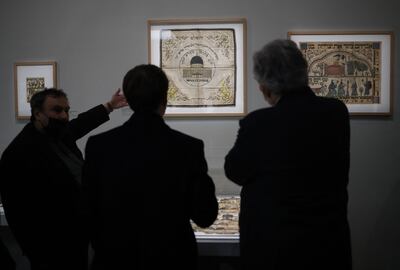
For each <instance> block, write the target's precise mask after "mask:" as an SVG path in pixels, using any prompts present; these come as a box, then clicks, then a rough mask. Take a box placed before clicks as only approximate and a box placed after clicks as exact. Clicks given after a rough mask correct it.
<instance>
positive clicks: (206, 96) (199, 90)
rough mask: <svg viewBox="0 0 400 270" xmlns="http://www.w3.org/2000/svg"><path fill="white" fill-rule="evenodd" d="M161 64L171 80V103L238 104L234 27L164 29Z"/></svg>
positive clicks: (189, 104) (190, 105)
mask: <svg viewBox="0 0 400 270" xmlns="http://www.w3.org/2000/svg"><path fill="white" fill-rule="evenodd" d="M160 36H161V40H160V50H161V52H160V64H161V68H162V69H163V70H164V71H165V73H166V74H167V76H168V78H169V80H170V83H169V91H168V106H171V107H205V106H234V105H235V94H236V46H235V32H234V30H233V29H175V30H168V29H163V30H162V31H161V35H160Z"/></svg>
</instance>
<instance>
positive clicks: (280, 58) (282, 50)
mask: <svg viewBox="0 0 400 270" xmlns="http://www.w3.org/2000/svg"><path fill="white" fill-rule="evenodd" d="M253 60H254V70H253V71H254V77H255V79H256V80H257V82H258V83H259V84H260V85H264V86H265V87H267V88H268V89H269V90H270V91H271V92H272V93H274V94H277V95H283V94H285V93H288V92H294V91H297V90H298V89H301V88H303V87H305V86H307V85H308V75H307V61H306V60H305V59H304V57H303V54H302V53H301V51H300V50H299V48H298V47H297V45H296V43H294V42H293V41H291V40H286V39H277V40H274V41H271V42H270V43H268V44H266V45H265V46H264V47H263V48H262V49H261V50H260V51H258V52H256V53H255V54H254V56H253Z"/></svg>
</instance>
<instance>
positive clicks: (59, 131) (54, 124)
mask: <svg viewBox="0 0 400 270" xmlns="http://www.w3.org/2000/svg"><path fill="white" fill-rule="evenodd" d="M67 124H68V121H65V120H59V119H55V118H51V117H49V123H48V124H47V126H46V127H44V131H45V132H46V134H47V135H49V136H50V137H52V138H61V137H62V136H63V135H64V134H65V132H66V130H67Z"/></svg>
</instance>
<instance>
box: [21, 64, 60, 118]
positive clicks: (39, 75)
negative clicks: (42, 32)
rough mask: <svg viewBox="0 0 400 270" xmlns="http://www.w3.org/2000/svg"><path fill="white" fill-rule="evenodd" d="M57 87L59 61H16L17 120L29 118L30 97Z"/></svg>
mask: <svg viewBox="0 0 400 270" xmlns="http://www.w3.org/2000/svg"><path fill="white" fill-rule="evenodd" d="M52 87H57V63H56V62H53V61H47V62H17V63H14V94H15V116H16V118H17V120H28V119H30V116H31V108H30V103H29V101H30V98H31V96H32V95H33V94H34V93H36V92H37V91H41V90H43V89H45V88H52Z"/></svg>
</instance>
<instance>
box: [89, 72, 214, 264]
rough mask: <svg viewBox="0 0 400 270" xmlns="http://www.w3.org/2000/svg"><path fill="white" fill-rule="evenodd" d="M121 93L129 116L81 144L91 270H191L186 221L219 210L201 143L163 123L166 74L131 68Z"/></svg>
mask: <svg viewBox="0 0 400 270" xmlns="http://www.w3.org/2000/svg"><path fill="white" fill-rule="evenodd" d="M123 91H124V95H125V97H126V99H127V101H128V103H129V106H130V107H131V108H132V110H133V111H134V114H133V115H132V116H131V118H130V119H129V120H128V121H127V122H126V123H124V124H123V125H122V126H120V127H117V128H115V129H112V130H110V131H108V132H105V133H103V134H99V135H96V136H93V137H90V138H89V140H88V143H87V145H86V161H85V165H84V170H83V181H84V188H85V189H87V192H88V198H89V208H90V231H91V232H92V235H91V241H92V244H93V247H94V251H95V255H94V262H93V269H110V270H113V269H136V270H143V269H185V270H190V269H196V261H197V244H196V239H195V235H194V233H193V229H192V227H191V223H190V220H192V221H193V222H195V223H196V224H197V225H199V226H201V227H207V226H210V225H211V224H212V223H213V222H214V220H215V219H216V217H217V213H218V202H217V199H216V196H215V186H214V183H213V181H212V179H211V178H210V177H209V175H208V173H207V163H206V160H205V157H204V152H203V151H204V150H203V147H204V145H203V142H202V141H201V140H199V139H196V138H193V137H191V136H188V135H185V134H183V133H180V132H178V131H175V130H173V129H171V128H170V127H169V126H167V125H166V123H165V122H164V120H163V118H162V117H163V115H164V112H165V109H166V105H167V91H168V79H167V77H166V75H165V73H164V72H163V71H162V70H161V69H160V68H159V67H156V66H154V65H139V66H137V67H135V68H133V69H131V70H130V71H129V72H128V73H127V74H126V75H125V77H124V81H123ZM111 145H113V147H111Z"/></svg>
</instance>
